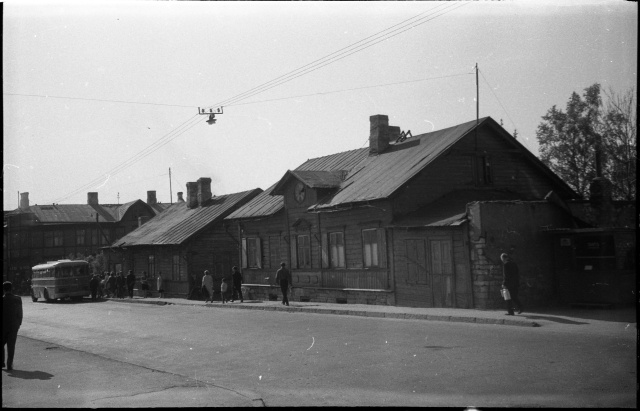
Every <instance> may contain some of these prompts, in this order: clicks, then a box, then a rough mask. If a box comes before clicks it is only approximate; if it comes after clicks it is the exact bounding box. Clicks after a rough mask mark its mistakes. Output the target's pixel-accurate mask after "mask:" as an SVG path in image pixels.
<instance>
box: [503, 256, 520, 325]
mask: <svg viewBox="0 0 640 411" xmlns="http://www.w3.org/2000/svg"><path fill="white" fill-rule="evenodd" d="M500 259H501V260H502V264H503V266H502V287H503V288H506V289H507V290H509V294H510V295H511V299H509V300H505V302H506V304H507V315H513V311H514V309H515V308H517V309H518V314H522V304H521V303H520V299H519V298H518V289H519V288H520V273H519V272H518V265H517V264H516V263H514V262H513V261H511V257H509V255H508V254H506V253H503V254H501V255H500Z"/></svg>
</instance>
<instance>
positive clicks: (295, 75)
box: [209, 3, 467, 107]
mask: <svg viewBox="0 0 640 411" xmlns="http://www.w3.org/2000/svg"><path fill="white" fill-rule="evenodd" d="M466 4H467V3H462V4H461V5H453V6H446V7H445V9H444V10H445V11H444V12H443V13H442V14H439V15H436V16H433V17H432V16H430V15H429V16H425V17H422V18H420V19H418V20H417V21H420V20H424V21H421V22H420V23H417V21H414V22H411V23H409V24H406V25H405V26H404V27H402V28H400V29H396V30H392V31H391V33H393V32H395V31H398V30H401V29H402V31H400V32H398V33H395V34H393V35H389V34H390V33H387V34H385V35H384V36H383V37H382V38H379V39H376V41H374V40H369V41H366V42H364V43H363V44H361V45H359V46H357V47H355V49H354V50H349V51H343V50H345V49H349V48H352V47H353V46H354V45H355V44H358V43H361V42H363V41H364V40H366V39H369V38H371V37H375V36H378V35H379V34H380V33H383V32H385V31H388V30H389V29H385V30H382V31H380V32H378V33H376V34H374V35H372V36H369V37H367V38H365V39H363V40H360V41H358V42H356V43H353V44H352V45H350V46H347V47H344V48H342V49H340V50H338V51H336V52H334V53H331V54H328V55H327V56H325V57H323V58H321V59H318V60H316V61H315V62H313V63H309V64H307V65H305V66H302V67H300V68H298V69H296V70H293V71H291V72H289V73H287V74H284V75H282V76H280V77H277V78H276V79H274V80H271V81H269V82H267V83H263V84H262V85H260V86H257V87H254V88H253V89H250V90H249V91H246V92H244V93H241V94H238V95H236V96H234V97H231V98H229V99H227V100H223V101H221V102H219V103H216V104H214V105H212V106H209V107H216V106H222V105H229V104H233V103H235V102H238V101H242V100H246V99H247V98H249V97H252V96H254V95H256V94H260V93H263V92H265V91H267V90H269V89H271V88H274V87H277V86H279V85H282V84H284V83H287V82H289V81H291V80H294V79H296V78H298V77H301V76H304V75H306V74H309V73H311V72H313V71H316V70H318V69H320V68H322V67H325V66H327V65H329V64H333V63H335V62H337V61H340V60H342V59H344V58H346V57H349V56H350V55H352V54H355V53H358V52H360V51H363V50H365V49H367V48H369V47H372V46H374V45H376V44H378V43H381V42H383V41H386V40H389V39H390V38H393V37H395V36H397V35H399V34H402V33H404V32H405V31H408V30H411V29H413V28H415V27H417V26H420V25H422V24H425V23H427V22H429V21H431V20H433V19H435V18H437V17H440V16H443V15H444V14H447V13H449V12H451V11H453V10H455V9H457V8H460V7H463V6H465V5H466ZM430 11H431V10H430ZM440 11H442V10H439V11H438V12H440ZM421 14H424V13H421ZM418 16H419V15H418ZM415 17H417V16H415ZM415 17H412V18H411V19H414V18H415ZM429 17H430V18H429ZM427 18H429V19H427ZM411 19H409V20H411ZM405 21H407V20H405ZM400 24H403V23H400ZM396 26H397V24H396ZM392 27H395V26H392ZM372 42H373V43H372ZM368 43H372V44H368ZM367 44H368V45H367ZM365 45H366V46H365ZM345 53H348V54H345ZM335 54H337V55H336V56H334V57H329V56H333V55H335ZM323 60H325V61H323ZM307 66H311V67H309V68H305V69H303V68H304V67H307ZM300 70H302V71H300ZM299 71H300V72H299ZM297 72H299V73H297ZM278 79H280V80H278ZM274 82H275V84H271V83H274Z"/></svg>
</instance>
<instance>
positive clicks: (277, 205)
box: [225, 184, 284, 220]
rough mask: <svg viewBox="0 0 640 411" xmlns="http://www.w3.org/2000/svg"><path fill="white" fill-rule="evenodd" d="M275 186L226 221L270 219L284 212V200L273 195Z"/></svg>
mask: <svg viewBox="0 0 640 411" xmlns="http://www.w3.org/2000/svg"><path fill="white" fill-rule="evenodd" d="M275 186H276V185H275V184H274V185H272V186H271V187H269V188H267V189H266V190H265V191H263V192H262V193H260V194H259V195H257V196H256V197H255V198H254V199H253V200H251V201H249V202H248V203H247V204H245V205H244V206H242V207H240V208H239V209H237V210H236V211H234V212H233V213H231V214H229V216H227V217H225V220H233V219H237V218H257V217H268V216H272V215H274V214H275V213H277V212H278V211H280V210H282V209H283V208H284V198H283V197H282V196H281V195H272V192H273V189H274V188H275Z"/></svg>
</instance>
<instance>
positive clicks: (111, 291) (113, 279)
mask: <svg viewBox="0 0 640 411" xmlns="http://www.w3.org/2000/svg"><path fill="white" fill-rule="evenodd" d="M136 281H137V278H136V276H135V274H134V273H133V270H129V272H128V273H127V275H126V276H124V275H123V274H122V271H119V272H118V273H117V274H116V272H115V271H111V272H109V271H105V272H104V273H102V274H94V275H93V277H92V278H91V280H90V281H89V289H90V290H91V299H92V300H96V299H98V298H124V297H125V295H128V296H129V298H133V290H134V287H135V284H136ZM156 281H157V286H158V293H159V295H158V297H164V288H163V284H162V283H163V280H162V274H161V273H160V274H158V277H157V279H156ZM140 289H141V290H142V297H143V298H147V297H150V296H151V290H150V287H149V277H148V276H147V272H146V271H143V272H142V277H140Z"/></svg>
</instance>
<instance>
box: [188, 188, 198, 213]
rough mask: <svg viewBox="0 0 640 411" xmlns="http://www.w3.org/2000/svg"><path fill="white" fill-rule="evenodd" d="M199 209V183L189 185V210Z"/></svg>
mask: <svg viewBox="0 0 640 411" xmlns="http://www.w3.org/2000/svg"><path fill="white" fill-rule="evenodd" d="M196 207H198V183H195V182H190V183H187V208H196Z"/></svg>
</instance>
